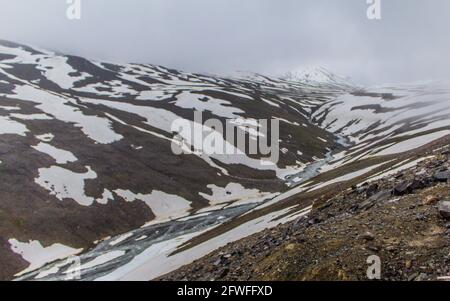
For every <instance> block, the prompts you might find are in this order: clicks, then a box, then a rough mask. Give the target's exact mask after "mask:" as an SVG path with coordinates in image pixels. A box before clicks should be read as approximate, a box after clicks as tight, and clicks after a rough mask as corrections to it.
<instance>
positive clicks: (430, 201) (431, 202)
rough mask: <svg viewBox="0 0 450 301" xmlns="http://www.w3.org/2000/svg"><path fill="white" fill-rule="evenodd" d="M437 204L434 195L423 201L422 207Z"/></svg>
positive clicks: (437, 200)
mask: <svg viewBox="0 0 450 301" xmlns="http://www.w3.org/2000/svg"><path fill="white" fill-rule="evenodd" d="M437 202H439V198H438V197H437V196H435V195H429V196H427V197H426V198H425V199H424V200H423V204H424V205H434V204H436V203H437Z"/></svg>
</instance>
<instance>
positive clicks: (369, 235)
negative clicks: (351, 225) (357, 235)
mask: <svg viewBox="0 0 450 301" xmlns="http://www.w3.org/2000/svg"><path fill="white" fill-rule="evenodd" d="M361 238H362V239H364V240H367V241H372V240H374V239H375V235H373V233H370V232H366V233H364V234H363V235H361Z"/></svg>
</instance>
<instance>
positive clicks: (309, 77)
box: [282, 67, 355, 87]
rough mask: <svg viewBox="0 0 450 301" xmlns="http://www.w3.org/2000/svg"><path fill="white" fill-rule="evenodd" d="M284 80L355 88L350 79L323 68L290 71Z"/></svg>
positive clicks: (284, 76) (283, 77)
mask: <svg viewBox="0 0 450 301" xmlns="http://www.w3.org/2000/svg"><path fill="white" fill-rule="evenodd" d="M282 79H284V80H287V81H292V82H301V83H305V84H331V85H339V86H342V85H344V86H353V87H354V86H355V84H353V83H352V81H351V80H350V78H345V77H343V76H339V75H336V74H334V73H332V72H330V71H328V70H327V69H325V68H323V67H308V68H305V69H302V70H299V71H290V72H287V73H286V74H285V75H283V76H282Z"/></svg>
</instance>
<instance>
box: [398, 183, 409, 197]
mask: <svg viewBox="0 0 450 301" xmlns="http://www.w3.org/2000/svg"><path fill="white" fill-rule="evenodd" d="M411 192H412V189H411V187H410V184H409V183H408V182H403V183H400V184H398V185H396V186H395V187H394V190H393V194H394V195H395V196H402V195H405V194H408V193H411Z"/></svg>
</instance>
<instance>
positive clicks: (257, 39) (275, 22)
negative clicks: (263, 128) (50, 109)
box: [0, 0, 450, 84]
mask: <svg viewBox="0 0 450 301" xmlns="http://www.w3.org/2000/svg"><path fill="white" fill-rule="evenodd" d="M381 3H382V20H380V21H371V20H368V19H367V17H366V9H367V7H368V5H367V4H366V0H126V1H124V0H82V18H81V20H79V21H70V20H68V19H67V18H66V8H67V6H68V5H67V3H66V0H39V1H36V0H0V39H7V40H11V41H16V42H22V43H28V44H32V45H36V46H40V47H42V48H47V49H51V50H56V51H60V52H63V53H69V54H75V55H80V56H85V57H89V58H95V59H99V60H106V61H115V62H142V63H153V64H159V65H165V66H168V67H173V68H178V69H183V70H186V71H194V72H213V73H230V72H232V71H235V70H245V71H255V72H262V73H266V74H271V75H277V74H281V73H284V72H286V71H289V70H297V69H301V68H302V67H304V66H315V65H320V66H323V67H326V68H328V69H330V70H331V71H334V72H337V73H339V74H342V75H348V76H351V77H352V78H353V79H354V80H355V81H358V82H361V83H375V84H376V83H385V82H399V81H412V80H421V79H431V78H441V77H450V58H449V55H450V1H448V0H381Z"/></svg>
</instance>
